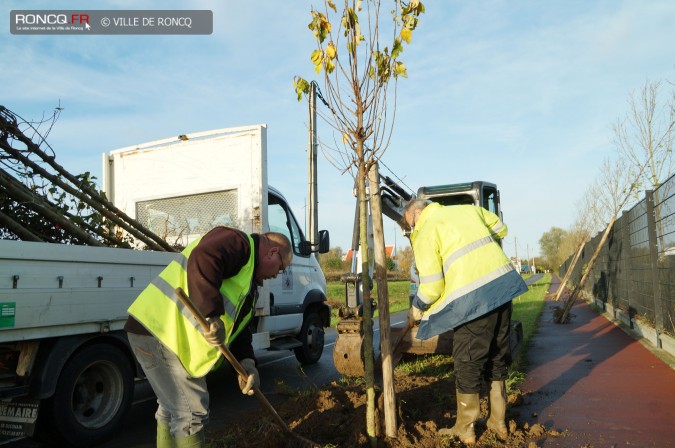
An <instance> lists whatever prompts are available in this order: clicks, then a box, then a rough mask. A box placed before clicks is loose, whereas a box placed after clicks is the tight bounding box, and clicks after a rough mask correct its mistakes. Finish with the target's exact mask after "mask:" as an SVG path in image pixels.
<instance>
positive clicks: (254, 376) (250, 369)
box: [237, 358, 260, 395]
mask: <svg viewBox="0 0 675 448" xmlns="http://www.w3.org/2000/svg"><path fill="white" fill-rule="evenodd" d="M239 364H241V366H242V367H243V368H244V370H245V371H246V373H247V374H248V377H243V376H241V375H238V376H237V380H238V381H239V388H240V389H241V393H242V394H244V395H253V392H254V390H253V388H254V387H260V375H258V369H256V368H255V361H254V360H252V359H251V358H244V359H242V360H241V361H239Z"/></svg>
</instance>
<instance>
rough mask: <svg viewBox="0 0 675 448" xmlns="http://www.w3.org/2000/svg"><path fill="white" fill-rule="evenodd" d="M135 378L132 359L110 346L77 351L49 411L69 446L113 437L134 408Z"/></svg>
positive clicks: (96, 346)
mask: <svg viewBox="0 0 675 448" xmlns="http://www.w3.org/2000/svg"><path fill="white" fill-rule="evenodd" d="M133 393H134V376H133V372H132V366H131V364H130V362H129V359H128V358H127V357H126V356H125V355H124V353H123V352H122V351H121V350H120V349H118V348H116V347H114V346H111V345H107V344H95V345H91V346H89V347H86V348H84V349H82V350H81V351H79V352H77V353H76V354H75V355H74V356H73V358H72V359H70V360H69V361H68V362H67V363H66V365H65V367H64V368H63V370H62V371H61V375H60V377H59V380H58V384H57V386H56V392H55V393H54V396H53V397H52V398H51V399H50V400H49V402H48V403H49V406H48V408H49V411H50V413H51V417H52V419H51V420H52V423H53V427H54V429H56V431H57V432H58V436H60V438H62V439H63V440H64V441H65V442H67V443H68V444H69V446H75V447H82V446H91V445H93V444H96V443H97V442H99V441H101V440H103V439H105V438H106V437H108V436H110V435H111V434H112V433H113V432H114V431H115V430H116V429H117V426H118V425H119V424H120V422H121V421H122V419H123V418H124V416H125V415H126V413H127V411H128V410H129V408H130V407H131V401H132V398H133Z"/></svg>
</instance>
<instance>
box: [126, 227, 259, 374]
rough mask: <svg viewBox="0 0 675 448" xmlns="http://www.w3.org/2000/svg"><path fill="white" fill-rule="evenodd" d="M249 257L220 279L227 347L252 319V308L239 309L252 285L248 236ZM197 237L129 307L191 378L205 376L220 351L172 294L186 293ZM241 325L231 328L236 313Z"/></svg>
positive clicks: (251, 257) (252, 260)
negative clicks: (244, 263)
mask: <svg viewBox="0 0 675 448" xmlns="http://www.w3.org/2000/svg"><path fill="white" fill-rule="evenodd" d="M248 240H249V244H250V245H251V255H250V257H249V259H248V261H247V263H246V265H244V267H242V268H241V270H240V271H239V272H238V273H237V275H235V276H234V277H231V278H227V279H225V280H223V282H222V283H221V285H220V293H221V296H222V298H223V303H224V305H225V314H224V315H222V316H220V318H221V320H222V321H223V323H224V324H225V343H226V344H228V345H229V343H230V341H233V340H234V338H236V337H237V335H238V334H239V333H240V332H241V331H242V330H243V329H244V328H246V325H247V324H248V322H249V321H250V320H251V317H252V316H253V312H254V307H253V306H252V307H250V309H247V310H241V306H242V304H243V303H244V302H245V299H246V296H247V295H248V293H249V292H250V290H251V287H252V282H253V267H254V264H255V263H254V261H255V247H254V246H253V238H251V236H250V235H249V236H248ZM199 241H201V238H198V239H197V240H195V241H193V242H192V243H190V244H189V245H188V246H187V247H186V248H185V250H183V252H181V256H180V257H179V259H178V260H175V261H172V262H171V263H169V265H168V266H167V267H166V268H164V270H163V271H162V272H160V274H159V275H158V276H157V278H155V279H154V280H153V281H152V282H151V283H150V284H149V285H148V286H147V287H146V288H145V289H144V290H143V291H142V292H141V294H140V295H139V296H138V297H137V298H136V300H135V301H134V302H133V303H132V304H131V306H130V307H129V310H128V312H129V314H131V315H132V316H133V317H134V318H135V319H136V320H137V321H138V322H140V323H141V325H143V326H144V327H145V328H146V329H147V330H148V331H150V333H152V334H153V335H154V336H155V337H156V338H157V339H159V341H160V342H161V343H162V344H164V345H165V346H166V347H168V348H169V349H170V350H171V351H172V352H174V353H175V354H176V355H177V356H178V358H179V359H180V361H181V363H182V364H183V367H185V370H186V371H187V372H188V373H189V374H190V376H192V377H194V378H198V377H202V376H204V375H206V374H207V373H208V372H209V371H210V370H211V369H212V368H213V367H214V365H215V364H216V362H217V361H218V360H219V358H220V351H219V350H218V349H217V348H216V347H213V346H212V345H210V344H209V343H208V342H206V340H205V339H204V336H203V335H202V334H201V332H200V325H199V323H198V322H197V320H196V318H195V317H194V316H193V315H192V313H191V312H190V310H188V309H187V308H185V307H184V306H183V304H182V303H181V301H180V299H179V298H178V296H177V295H176V292H175V291H176V288H178V287H181V288H183V290H184V291H185V292H186V293H187V294H188V296H189V294H190V291H189V290H188V282H187V261H188V258H189V257H190V254H191V253H192V250H193V249H194V248H195V247H196V246H197V244H199ZM242 312H243V313H245V314H244V315H243V316H242V317H241V323H240V324H239V325H238V326H237V328H234V322H235V321H236V318H237V315H238V314H239V313H242Z"/></svg>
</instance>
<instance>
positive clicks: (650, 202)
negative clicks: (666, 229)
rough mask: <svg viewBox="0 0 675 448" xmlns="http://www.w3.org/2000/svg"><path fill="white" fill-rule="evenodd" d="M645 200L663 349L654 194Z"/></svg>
mask: <svg viewBox="0 0 675 448" xmlns="http://www.w3.org/2000/svg"><path fill="white" fill-rule="evenodd" d="M645 199H646V200H647V233H648V234H649V264H650V269H651V271H652V288H653V291H654V323H655V324H656V344H657V347H658V348H663V346H662V344H661V337H660V334H661V333H662V332H663V310H662V309H661V286H660V284H659V265H658V258H659V254H658V249H657V245H656V215H655V213H654V192H653V191H652V190H647V191H645Z"/></svg>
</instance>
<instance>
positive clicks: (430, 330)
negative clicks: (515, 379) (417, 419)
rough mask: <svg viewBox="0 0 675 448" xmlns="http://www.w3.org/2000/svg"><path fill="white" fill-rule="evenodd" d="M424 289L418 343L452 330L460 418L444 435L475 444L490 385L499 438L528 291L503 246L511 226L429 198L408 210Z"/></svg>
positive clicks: (416, 305) (413, 311)
mask: <svg viewBox="0 0 675 448" xmlns="http://www.w3.org/2000/svg"><path fill="white" fill-rule="evenodd" d="M404 216H405V221H406V224H407V225H408V226H409V227H410V228H411V229H412V233H411V235H410V241H411V243H412V249H413V253H414V255H415V264H416V266H417V271H418V273H419V279H420V284H419V288H418V290H417V296H416V297H415V298H414V299H413V302H412V305H411V307H410V311H409V319H410V320H411V321H412V322H411V323H417V322H419V328H418V331H417V337H418V338H419V339H428V338H430V337H433V336H436V335H439V334H441V333H445V332H446V331H448V330H454V331H453V342H452V343H453V347H452V356H453V358H454V363H455V366H454V367H455V386H456V394H457V420H456V421H455V425H454V426H453V427H452V428H445V429H441V430H440V431H439V435H442V436H456V437H458V438H459V439H460V440H461V441H462V442H463V443H465V444H473V443H475V441H476V434H475V432H474V423H475V422H476V420H477V419H478V416H479V415H480V399H479V394H480V390H481V383H482V382H483V381H486V382H487V384H489V385H490V393H489V399H490V406H489V418H488V421H487V426H488V428H489V429H491V430H493V431H495V432H496V433H497V435H498V436H499V437H500V438H505V437H506V436H507V435H508V430H507V427H506V421H505V417H506V386H505V382H504V381H505V380H506V378H507V374H508V367H509V365H510V364H511V350H510V346H509V336H510V329H511V300H512V299H514V298H515V297H517V296H519V295H521V294H523V293H524V292H526V291H527V285H526V284H525V282H524V281H523V279H522V278H521V277H520V274H519V273H518V272H517V271H516V270H515V269H514V267H513V265H512V264H511V262H510V260H509V258H508V257H507V256H506V254H505V253H504V251H502V248H501V247H500V245H499V244H498V243H497V241H496V240H498V239H502V238H504V236H506V233H507V229H506V226H505V225H504V224H503V223H502V221H501V220H500V219H499V217H498V216H497V215H495V214H494V213H491V212H489V211H487V210H485V209H484V208H482V207H477V206H474V205H453V206H442V205H440V204H437V203H431V202H429V201H427V200H423V199H414V200H412V201H411V202H410V203H409V204H408V205H407V206H406V209H405V214H404Z"/></svg>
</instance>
